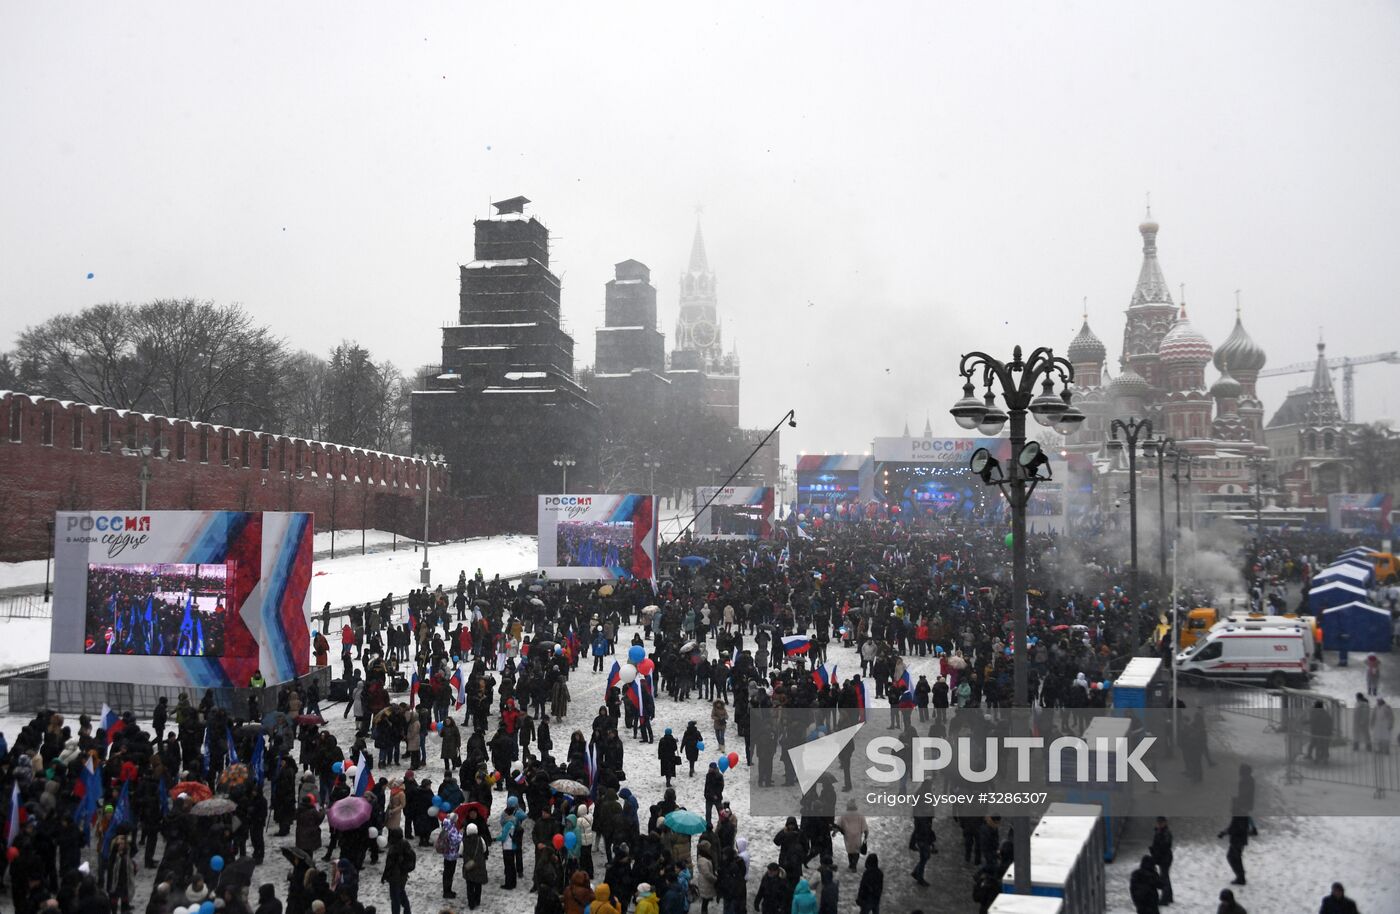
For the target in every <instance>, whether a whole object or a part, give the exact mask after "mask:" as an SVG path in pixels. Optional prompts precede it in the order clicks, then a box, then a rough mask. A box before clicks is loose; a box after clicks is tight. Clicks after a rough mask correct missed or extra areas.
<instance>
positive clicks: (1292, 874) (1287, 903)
mask: <svg viewBox="0 0 1400 914" xmlns="http://www.w3.org/2000/svg"><path fill="white" fill-rule="evenodd" d="M526 539H528V538H526ZM449 548H450V547H449ZM491 548H492V549H500V550H505V551H506V554H507V558H508V559H513V560H515V561H519V560H520V559H522V558H524V552H525V549H526V544H525V543H518V544H501V543H497V544H495V545H493V546H492V547H491ZM530 548H531V549H532V548H533V541H531V542H530ZM509 549H514V550H516V551H515V552H514V554H511V553H510V552H509ZM479 550H480V546H479V547H478V553H477V554H478V555H479V554H481V553H480V551H479ZM443 553H445V554H442V553H439V554H440V555H442V559H443V563H442V564H439V563H438V561H437V559H436V558H435V560H434V566H435V567H436V568H441V569H443V577H445V576H446V571H447V569H449V568H450V569H451V574H452V576H453V577H454V578H455V575H456V570H457V566H456V565H455V564H453V563H452V561H451V560H450V559H449V556H451V553H450V552H448V551H447V550H446V549H444V550H443ZM359 558H360V557H358V556H355V557H347V558H346V559H337V561H336V562H335V563H334V564H333V565H332V567H333V568H339V567H346V564H348V563H352V562H354V561H355V560H356V559H359ZM385 558H386V556H384V555H383V554H380V555H378V556H367V557H365V560H368V559H377V560H378V562H377V563H370V562H368V561H366V565H367V566H369V565H374V564H378V565H379V566H380V567H381V571H380V574H379V575H377V576H376V575H372V573H371V570H370V568H369V567H366V568H364V569H359V570H347V571H346V572H345V573H344V578H343V579H342V581H341V582H339V584H338V585H337V586H343V587H345V588H347V591H348V589H349V588H350V587H351V584H350V581H351V580H352V579H353V580H356V581H358V582H360V583H361V584H362V585H363V586H365V590H364V591H361V593H360V594H358V595H356V596H355V597H353V598H351V599H356V600H360V599H371V598H373V597H375V596H376V595H382V594H383V592H384V591H386V590H394V591H395V592H396V593H397V592H398V591H399V590H400V588H402V589H407V587H408V586H412V583H408V584H402V583H400V581H399V580H398V576H397V573H395V575H396V576H395V577H393V578H389V579H386V578H385V577H384V574H383V568H382V566H383V564H384V560H385ZM404 558H405V559H407V560H408V562H407V563H408V564H410V565H412V562H413V553H412V552H409V553H408V554H407V555H406V556H404ZM461 558H463V559H465V558H466V555H465V554H463V555H462V556H461ZM418 559H419V560H421V556H419V557H418ZM484 562H485V560H484V559H477V560H473V561H471V562H470V563H467V564H466V567H467V568H468V570H469V571H471V570H474V569H475V568H476V567H478V566H481V567H483V568H484V569H485V570H486V572H487V574H488V575H490V574H493V573H494V568H495V567H500V568H502V573H506V571H507V570H508V569H510V568H512V567H513V566H511V565H494V566H493V565H492V564H485V563H484ZM343 563H346V564H343ZM318 567H320V563H318ZM413 567H414V569H415V573H416V566H413ZM340 573H341V572H339V571H337V572H336V574H340ZM326 577H331V576H330V575H327V576H324V577H322V578H318V588H319V587H320V586H322V585H321V582H323V581H325V578H326ZM319 599H321V597H320V591H319V590H318V600H319ZM348 601H349V600H347V601H346V602H348ZM14 625H15V623H12V622H6V623H0V643H5V642H7V641H9V640H11V639H10V635H11V633H14V632H16V631H17V629H16V628H15V627H14ZM631 635H632V629H624V632H623V637H622V639H621V643H622V644H625V643H626V641H627V640H628V639H630V637H631ZM1386 660H1387V662H1390V658H1389V657H1387V658H1386ZM828 662H829V663H835V664H837V665H838V667H839V669H838V675H839V676H841V677H843V678H844V677H845V676H847V675H849V674H851V673H853V672H855V671H857V670H858V669H859V661H858V659H857V657H856V654H855V652H854V651H853V650H850V649H846V648H840V647H837V646H834V645H833V647H832V649H831V651H830V654H829V657H828ZM609 663H610V662H609ZM910 668H911V671H912V675H913V676H915V677H916V678H917V676H918V675H919V674H920V673H928V674H930V679H931V680H932V679H933V678H934V675H935V673H936V670H935V663H934V661H933V659H932V658H927V659H923V660H920V659H918V658H914V659H912V660H911V661H910ZM1387 672H1388V673H1389V671H1387ZM1396 672H1397V673H1400V663H1397V670H1396ZM1360 676H1361V671H1360V668H1359V667H1355V666H1353V667H1350V668H1347V669H1328V670H1326V671H1324V672H1323V674H1322V675H1321V676H1320V677H1319V680H1318V685H1319V688H1320V689H1322V690H1325V691H1328V692H1336V693H1338V694H1351V693H1354V692H1355V691H1356V688H1355V686H1356V685H1358V684H1359V681H1360V680H1359V677H1360ZM1395 678H1397V677H1393V676H1391V675H1387V677H1386V681H1387V684H1389V683H1391V682H1393V681H1394V680H1395ZM603 685H604V674H602V673H592V672H590V669H589V661H588V659H587V658H585V659H584V661H583V662H582V663H581V664H580V667H579V669H578V671H577V672H576V673H575V674H574V676H573V677H572V679H571V681H570V690H571V692H572V693H573V697H574V698H573V701H572V703H571V706H570V711H569V714H568V716H567V718H566V719H565V721H564V722H563V723H562V724H557V723H556V724H554V725H553V735H554V740H555V743H556V745H558V746H563V745H567V740H568V735H569V734H570V733H571V732H572V731H574V730H575V729H577V730H580V731H582V732H585V733H586V732H588V728H589V726H590V724H591V721H592V718H593V716H594V715H595V714H596V713H597V710H598V706H599V704H600V703H601V698H602V692H603ZM1183 697H1184V698H1185V699H1186V700H1187V701H1188V702H1189V701H1190V700H1191V699H1190V692H1189V690H1188V691H1186V692H1185V693H1184V694H1183ZM881 704H882V703H881ZM342 711H343V706H341V705H337V706H332V707H330V708H329V709H328V715H329V717H330V723H329V724H328V726H329V727H330V728H331V729H332V731H333V732H334V733H335V734H336V736H337V737H338V738H339V739H340V741H341V744H342V745H348V744H349V743H350V742H351V741H352V739H353V732H352V726H351V723H350V721H348V720H345V719H344V718H342V717H341V713H342ZM657 717H658V719H657V722H656V733H657V735H658V736H660V734H661V732H662V729H663V728H665V727H672V728H673V729H674V730H675V731H676V733H677V735H679V733H680V732H681V730H682V729H683V728H684V727H685V724H686V722H687V721H689V720H692V719H694V720H696V721H697V722H698V723H699V725H700V729H701V731H702V732H703V733H704V734H705V738H706V741H707V750H709V751H707V753H705V755H702V758H701V766H700V770H699V771H697V775H696V777H695V778H694V779H691V778H687V777H684V776H682V777H680V778H678V779H677V780H676V782H675V786H676V788H677V792H678V795H679V800H680V802H681V803H682V804H683V805H685V806H687V807H689V808H691V809H695V810H703V809H704V802H703V798H702V780H703V777H702V776H703V768H704V764H705V763H706V762H707V760H708V759H707V756H708V757H711V758H712V757H715V756H717V755H718V753H717V752H715V751H713V750H715V749H716V748H717V747H716V746H715V745H713V743H712V740H713V734H712V733H711V732H710V726H709V714H708V710H707V708H706V705H705V704H704V703H702V702H699V701H691V702H689V703H686V704H681V705H677V704H674V703H672V702H670V701H668V700H667V699H666V698H665V697H664V696H662V697H661V698H659V700H658V702H657ZM21 723H22V721H19V720H17V719H15V718H0V728H3V729H4V730H5V731H6V732H8V733H10V734H13V733H14V731H15V729H17V728H18V726H19V725H20V724H21ZM624 743H625V745H626V747H627V758H626V770H627V773H628V774H629V776H630V777H629V780H628V781H627V784H628V786H630V787H631V788H632V790H633V791H634V792H635V793H637V794H638V796H639V798H640V800H641V802H642V804H643V809H645V806H646V805H649V804H650V803H652V802H655V800H656V799H658V798H659V797H660V793H661V790H662V781H661V779H660V777H659V776H658V775H657V771H658V768H657V762H656V753H655V747H654V746H644V745H641V744H639V743H636V742H634V741H632V740H631V738H630V737H628V736H626V735H624ZM429 746H430V751H432V750H433V748H434V741H433V738H430V742H429ZM729 748H730V749H736V748H739V747H738V746H736V745H735V744H734V741H731V744H730V746H729ZM741 754H742V752H741ZM387 773H388V775H389V776H390V777H398V776H401V775H402V773H403V770H402V769H392V768H391V769H389V770H388V771H387ZM434 773H435V774H440V773H441V769H440V768H435V770H434ZM378 774H379V772H376V775H378ZM1220 776H1226V774H1225V773H1221V774H1220ZM1230 776H1233V773H1230ZM747 778H748V771H747V769H745V768H744V767H743V766H742V765H741V767H740V768H739V770H738V772H737V774H733V775H730V776H729V778H728V781H729V783H728V785H727V791H726V793H727V796H728V798H729V799H730V802H731V803H732V804H733V807H734V809H735V810H736V811H737V813H738V815H739V819H740V834H741V835H744V836H745V837H747V838H748V840H749V844H750V848H751V851H752V859H753V866H754V870H755V871H756V873H755V875H754V876H753V878H751V880H750V883H749V893H750V897H752V893H753V892H754V891H755V890H756V889H757V875H758V874H761V872H762V867H763V865H764V864H766V863H767V862H768V861H769V860H770V859H774V858H775V857H776V854H775V853H774V848H773V845H772V835H773V834H774V833H775V832H776V831H777V830H778V829H779V828H780V826H781V824H782V822H781V820H780V819H776V818H751V817H749V816H748V815H747V814H746V811H747V808H748V781H747ZM434 779H435V780H437V778H434ZM1260 789H1273V790H1278V789H1283V788H1282V785H1277V784H1267V783H1264V784H1261V785H1260ZM794 812H795V811H794ZM871 823H872V825H871V839H870V849H871V850H872V851H875V852H878V853H879V854H880V857H881V861H882V864H883V868H884V870H885V873H886V880H885V884H886V895H885V903H884V906H883V907H884V910H886V911H910V910H915V909H918V910H922V911H925V912H959V914H961V912H973V911H976V910H977V905H976V904H975V903H973V902H972V901H971V877H972V872H973V870H972V867H971V866H969V865H964V864H963V863H962V860H961V841H960V837H959V831H958V829H957V826H956V825H955V824H954V823H953V822H952V821H950V820H946V819H941V820H939V821H938V822H937V823H936V827H937V832H938V836H939V839H940V840H939V849H940V853H939V854H938V855H937V856H935V857H934V858H933V861H932V862H931V864H930V870H929V873H928V880H929V882H930V883H932V886H931V887H930V888H920V887H918V886H917V885H916V884H915V883H914V882H913V880H912V879H911V878H910V876H909V871H910V869H911V868H912V866H913V863H914V859H915V858H914V855H913V854H912V853H911V852H909V851H908V850H906V844H907V838H908V825H907V820H905V819H902V818H899V817H885V818H878V819H872V820H871ZM1224 824H1225V815H1224V814H1223V813H1222V816H1221V817H1220V818H1219V819H1210V820H1201V819H1177V820H1175V821H1174V822H1173V823H1172V825H1173V831H1174V833H1175V836H1176V863H1175V865H1174V867H1173V883H1174V885H1175V889H1176V898H1177V904H1176V906H1175V907H1174V908H1173V909H1172V910H1178V911H1213V910H1215V904H1216V900H1215V899H1216V896H1217V894H1218V892H1219V890H1220V889H1221V888H1222V887H1224V886H1226V885H1228V883H1229V880H1230V871H1229V868H1228V866H1227V865H1226V862H1225V842H1224V841H1222V840H1218V839H1216V837H1215V835H1216V833H1217V832H1218V831H1219V830H1220V829H1221V828H1222V827H1223V826H1224ZM1259 828H1260V835H1259V837H1258V838H1257V839H1255V840H1253V841H1252V842H1251V844H1250V846H1249V848H1248V850H1247V853H1246V858H1245V863H1246V867H1247V868H1248V872H1249V878H1250V882H1249V885H1248V886H1246V887H1244V888H1243V889H1241V890H1239V891H1238V892H1237V894H1238V896H1239V898H1240V900H1241V901H1242V903H1243V904H1244V905H1245V907H1246V908H1248V909H1249V910H1250V912H1251V914H1261V912H1262V914H1271V912H1312V911H1315V910H1316V909H1317V906H1318V903H1319V899H1321V897H1322V896H1323V894H1325V892H1326V890H1327V888H1328V886H1329V885H1330V883H1331V882H1332V881H1333V880H1339V881H1341V882H1343V883H1344V884H1346V886H1347V889H1348V892H1349V894H1351V895H1352V897H1354V898H1356V899H1357V900H1358V903H1359V905H1360V909H1361V910H1362V911H1365V912H1368V914H1369V912H1376V911H1389V910H1400V901H1397V899H1400V840H1396V839H1397V838H1400V823H1397V822H1395V821H1393V820H1390V819H1379V818H1375V819H1340V818H1271V819H1266V820H1263V821H1261V822H1260V823H1259ZM1150 831H1151V828H1150V825H1149V823H1148V822H1146V821H1145V820H1144V821H1135V822H1133V823H1132V825H1131V826H1130V828H1129V830H1128V833H1127V835H1126V837H1125V839H1124V842H1123V845H1122V851H1121V853H1120V855H1119V857H1118V860H1117V861H1116V862H1115V863H1112V864H1109V865H1108V867H1107V881H1108V886H1109V894H1110V899H1111V901H1110V904H1109V908H1108V910H1109V911H1110V912H1115V914H1117V912H1124V914H1126V912H1131V911H1132V904H1131V903H1130V902H1129V900H1128V891H1127V884H1128V876H1129V874H1130V872H1131V871H1132V869H1133V867H1134V866H1135V864H1136V861H1137V860H1138V858H1139V857H1140V856H1141V855H1142V853H1143V852H1144V849H1145V846H1146V843H1147V841H1148V839H1149V837H1150ZM290 841H291V838H287V839H276V838H272V837H270V836H269V849H268V856H267V862H266V863H265V864H264V865H263V866H262V867H261V868H260V872H259V874H258V877H257V882H258V883H261V882H271V883H273V884H274V885H276V886H277V889H278V894H279V896H280V897H283V898H285V883H286V877H287V870H288V865H287V863H286V862H285V861H284V860H283V858H282V855H281V854H280V853H278V852H277V851H276V848H277V847H279V846H281V845H282V844H284V843H286V844H289V843H290ZM418 853H419V865H418V868H417V870H416V872H415V874H414V879H413V881H412V882H411V883H410V886H409V893H410V898H411V900H412V904H413V906H414V909H415V910H416V911H418V912H420V914H422V912H427V911H432V912H436V911H438V910H440V909H441V907H442V906H443V899H442V896H441V877H440V867H441V864H440V861H439V860H438V859H437V858H436V856H435V855H434V854H433V853H432V851H431V849H429V848H419V849H418ZM528 856H529V855H528V853H527V857H528ZM596 856H597V859H599V860H601V857H602V855H601V852H600V853H599V854H597V855H596ZM527 866H528V863H527ZM488 869H489V871H490V874H491V884H489V885H488V886H487V887H486V890H485V894H484V896H483V906H482V908H480V909H479V910H482V911H485V912H491V914H496V912H501V914H504V912H508V911H520V910H523V909H524V907H525V906H526V905H529V906H531V907H532V906H533V903H534V899H533V897H532V896H529V895H528V894H526V890H525V889H524V888H517V889H516V890H514V891H513V892H506V891H504V890H502V889H501V888H500V884H501V882H502V879H501V869H500V858H499V854H496V855H494V856H493V857H492V858H491V860H490V861H489V863H488ZM527 872H528V870H527ZM808 875H809V876H811V877H812V878H815V872H814V871H811V872H809V873H808ZM379 877H380V872H379V870H378V868H377V867H374V866H372V865H371V866H370V867H369V868H368V869H367V871H366V872H365V873H364V874H362V877H361V899H362V901H364V902H365V903H373V904H375V905H377V906H378V909H379V911H380V912H386V911H388V899H387V893H386V891H385V887H384V886H383V884H382V883H380V882H379ZM855 877H856V874H848V873H847V872H846V871H845V870H844V869H843V870H842V873H841V883H842V885H841V902H842V903H841V910H842V911H847V910H854V903H853V902H854V895H855V888H856V878H855ZM459 881H460V874H459ZM140 882H141V894H140V896H139V897H138V898H137V900H136V902H137V905H138V908H137V909H138V910H139V909H140V908H141V907H142V906H144V904H145V901H146V897H147V895H148V893H149V890H150V885H149V882H150V880H149V879H146V878H142V879H141V880H140ZM459 896H463V897H459V898H458V899H457V900H456V901H455V902H454V904H455V905H456V906H458V908H461V909H464V908H465V902H464V893H463V892H462V891H460V889H459ZM455 909H457V908H454V910H455Z"/></svg>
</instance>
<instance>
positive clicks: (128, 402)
mask: <svg viewBox="0 0 1400 914" xmlns="http://www.w3.org/2000/svg"><path fill="white" fill-rule="evenodd" d="M139 325H140V321H139V320H138V319H137V315H136V309H134V308H131V307H129V306H125V305H117V304H105V305H93V306H92V307H90V308H85V309H83V310H82V311H80V312H78V313H77V314H60V315H58V316H56V317H52V318H49V319H48V320H46V321H44V322H43V323H42V324H38V325H36V326H33V327H29V328H26V329H25V330H24V332H22V333H21V334H20V335H19V340H18V341H17V345H16V354H17V356H18V360H19V362H21V363H26V362H28V363H32V364H33V365H34V370H35V379H36V380H37V381H38V383H39V384H40V385H42V387H43V390H42V391H40V392H41V393H45V394H48V395H49V396H53V397H62V398H66V399H72V400H84V401H87V402H89V403H101V404H103V405H106V406H113V407H116V408H118V409H136V408H139V407H142V406H145V405H147V404H148V402H149V401H148V397H149V396H150V394H151V388H152V386H153V384H154V381H155V375H156V371H157V367H156V366H155V365H154V364H152V363H151V362H150V361H149V360H144V359H142V358H141V357H140V355H139V354H138V351H137V345H138V340H139V338H140V327H139Z"/></svg>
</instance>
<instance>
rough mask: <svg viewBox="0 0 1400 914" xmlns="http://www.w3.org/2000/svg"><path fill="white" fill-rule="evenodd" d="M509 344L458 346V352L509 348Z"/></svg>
mask: <svg viewBox="0 0 1400 914" xmlns="http://www.w3.org/2000/svg"><path fill="white" fill-rule="evenodd" d="M509 348H511V347H509V346H458V347H457V351H458V352H480V351H483V350H499V349H509Z"/></svg>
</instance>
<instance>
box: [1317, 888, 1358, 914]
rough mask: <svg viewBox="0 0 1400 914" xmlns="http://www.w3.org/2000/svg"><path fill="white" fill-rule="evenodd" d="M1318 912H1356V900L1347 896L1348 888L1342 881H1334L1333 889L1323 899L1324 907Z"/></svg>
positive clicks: (1319, 913)
mask: <svg viewBox="0 0 1400 914" xmlns="http://www.w3.org/2000/svg"><path fill="white" fill-rule="evenodd" d="M1317 914H1356V902H1354V901H1352V900H1351V899H1350V898H1348V897H1347V890H1346V889H1344V888H1342V884H1341V883H1340V882H1334V883H1332V891H1330V892H1328V893H1327V897H1326V898H1324V899H1322V907H1320V908H1318V909H1317Z"/></svg>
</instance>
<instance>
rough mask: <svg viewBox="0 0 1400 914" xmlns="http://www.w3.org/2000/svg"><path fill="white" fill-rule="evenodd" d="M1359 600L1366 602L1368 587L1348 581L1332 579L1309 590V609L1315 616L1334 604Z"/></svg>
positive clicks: (1338, 604)
mask: <svg viewBox="0 0 1400 914" xmlns="http://www.w3.org/2000/svg"><path fill="white" fill-rule="evenodd" d="M1357 602H1360V603H1365V602H1366V588H1364V587H1357V586H1356V585H1355V584H1349V583H1347V582H1346V581H1330V582H1328V583H1326V584H1319V585H1317V586H1315V587H1313V589H1312V590H1309V591H1308V611H1309V612H1311V613H1312V614H1313V615H1314V616H1320V615H1321V614H1322V611H1323V610H1325V609H1331V608H1332V607H1333V606H1342V605H1344V604H1346V603H1357Z"/></svg>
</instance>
